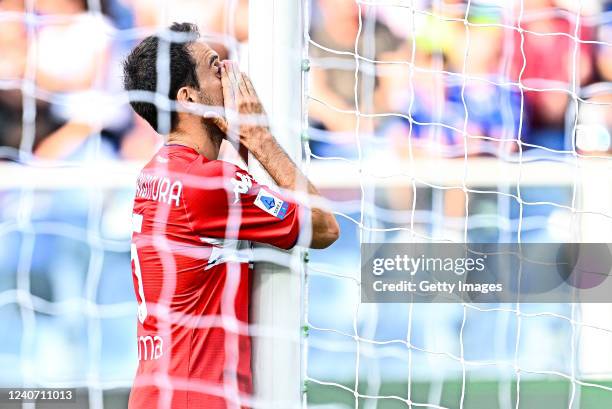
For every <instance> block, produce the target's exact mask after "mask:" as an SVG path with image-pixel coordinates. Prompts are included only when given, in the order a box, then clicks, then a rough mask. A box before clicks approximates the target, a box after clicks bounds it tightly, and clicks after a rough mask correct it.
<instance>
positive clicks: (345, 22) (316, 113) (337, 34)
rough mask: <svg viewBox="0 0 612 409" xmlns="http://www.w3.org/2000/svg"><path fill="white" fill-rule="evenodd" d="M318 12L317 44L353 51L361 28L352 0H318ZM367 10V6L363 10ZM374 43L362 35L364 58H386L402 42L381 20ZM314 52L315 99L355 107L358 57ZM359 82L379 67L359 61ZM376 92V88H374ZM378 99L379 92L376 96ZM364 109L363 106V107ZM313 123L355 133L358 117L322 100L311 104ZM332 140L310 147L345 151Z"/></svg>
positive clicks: (314, 34)
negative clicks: (356, 63)
mask: <svg viewBox="0 0 612 409" xmlns="http://www.w3.org/2000/svg"><path fill="white" fill-rule="evenodd" d="M317 4H318V11H319V13H320V18H317V19H315V20H314V21H317V22H318V24H316V25H315V26H313V28H312V31H311V38H312V40H313V41H315V42H316V43H318V44H320V45H322V46H324V47H327V48H330V49H333V50H338V51H349V52H353V51H354V49H355V40H356V39H357V34H358V30H359V9H358V7H359V6H358V5H357V4H356V3H355V2H354V1H352V0H319V1H318V3H317ZM364 10H365V9H364ZM367 17H368V14H366V13H365V12H364V14H363V15H362V21H363V29H364V30H365V27H368V21H370V22H371V20H367ZM372 24H373V31H374V33H373V38H374V40H373V44H368V42H367V41H365V40H364V39H366V38H371V37H369V36H366V35H365V34H364V35H363V36H362V37H361V40H360V42H359V45H358V51H359V54H360V55H361V56H363V57H366V58H369V59H375V60H381V59H383V56H385V54H386V53H389V52H391V51H393V50H396V49H397V48H398V47H399V45H400V42H399V40H398V39H397V38H396V37H395V36H394V35H393V34H392V33H391V31H390V30H389V29H388V28H387V27H386V26H385V25H384V24H382V23H381V22H380V21H378V20H377V21H374V22H373V23H372ZM310 49H311V54H312V55H313V56H314V57H315V59H317V60H318V61H315V64H314V66H315V67H314V68H313V70H312V77H311V80H312V94H313V96H314V97H315V98H317V99H320V100H322V101H325V102H326V103H327V104H329V105H331V106H333V107H334V108H338V109H343V110H354V109H355V93H354V89H355V59H354V57H352V56H343V55H337V54H334V53H330V52H327V51H324V50H322V49H321V48H319V47H317V46H311V48H310ZM328 63H330V64H333V65H332V66H331V67H325V69H323V68H319V66H320V65H322V64H326V65H329V64H328ZM360 66H361V77H360V82H361V84H363V83H364V82H366V81H369V82H374V81H375V78H376V77H375V75H376V74H375V73H374V72H372V70H376V69H377V68H378V67H376V65H374V64H370V63H367V62H365V61H363V60H362V61H360ZM359 92H360V93H361V91H359ZM375 92H376V91H375ZM373 98H375V100H378V98H377V97H376V95H374V96H373ZM361 108H362V109H364V108H363V106H362V107H361ZM309 112H310V116H311V118H312V120H313V126H315V127H318V128H321V129H324V130H327V131H330V132H354V131H355V126H356V123H355V116H354V115H352V114H341V113H338V112H336V111H335V110H333V109H330V108H329V107H327V106H325V105H323V104H321V103H319V102H316V101H315V102H312V103H311V104H310V107H309ZM365 122H366V121H363V122H362V124H361V125H362V126H361V129H362V131H366V132H367V130H368V129H367V126H366V124H365ZM330 142H331V144H329V143H317V142H315V143H313V144H312V145H311V147H312V148H313V151H314V152H315V153H316V154H321V155H325V154H334V153H337V152H339V151H341V150H342V147H341V146H338V144H335V146H334V142H338V141H337V140H336V141H333V140H332V141H330ZM346 145H347V147H348V145H352V146H351V147H352V148H354V145H355V141H354V140H353V139H351V140H350V141H347V142H346Z"/></svg>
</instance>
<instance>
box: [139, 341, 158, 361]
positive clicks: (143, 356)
mask: <svg viewBox="0 0 612 409" xmlns="http://www.w3.org/2000/svg"><path fill="white" fill-rule="evenodd" d="M163 348H164V340H163V339H162V337H160V336H159V335H155V336H151V335H147V336H144V337H143V336H140V337H138V360H139V361H151V360H157V359H159V358H161V356H162V355H163V354H164V349H163Z"/></svg>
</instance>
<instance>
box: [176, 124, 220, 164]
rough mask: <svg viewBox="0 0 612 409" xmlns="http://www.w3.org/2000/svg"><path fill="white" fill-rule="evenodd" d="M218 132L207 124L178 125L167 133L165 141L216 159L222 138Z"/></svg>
mask: <svg viewBox="0 0 612 409" xmlns="http://www.w3.org/2000/svg"><path fill="white" fill-rule="evenodd" d="M218 133H219V132H218V130H216V129H213V127H212V126H210V125H208V124H204V126H202V124H200V125H199V126H186V127H178V128H177V130H176V131H174V132H171V133H170V134H169V135H168V139H167V143H168V144H174V145H183V146H187V147H189V148H192V149H194V150H195V151H196V152H198V153H199V154H200V155H202V156H204V157H205V158H207V159H209V160H216V159H217V158H218V157H219V150H220V149H221V141H222V139H223V137H222V136H221V135H218Z"/></svg>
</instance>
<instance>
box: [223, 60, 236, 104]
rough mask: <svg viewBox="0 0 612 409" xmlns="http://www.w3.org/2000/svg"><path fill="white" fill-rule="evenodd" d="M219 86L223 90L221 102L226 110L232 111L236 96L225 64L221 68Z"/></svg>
mask: <svg viewBox="0 0 612 409" xmlns="http://www.w3.org/2000/svg"><path fill="white" fill-rule="evenodd" d="M221 86H222V88H223V100H224V102H225V108H226V109H234V107H235V105H236V95H235V93H234V89H233V87H232V82H231V79H230V74H229V71H228V69H227V66H226V64H223V65H222V66H221Z"/></svg>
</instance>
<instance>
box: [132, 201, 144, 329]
mask: <svg viewBox="0 0 612 409" xmlns="http://www.w3.org/2000/svg"><path fill="white" fill-rule="evenodd" d="M141 231H142V215H141V214H136V213H134V214H132V234H135V233H140V232H141ZM130 250H131V251H130V252H131V254H132V271H133V272H134V275H135V276H136V281H137V282H138V296H139V298H140V300H137V301H138V320H139V321H140V323H141V324H142V323H144V321H145V319H146V318H147V304H146V303H145V297H144V290H143V288H142V273H141V271H140V260H138V251H137V250H136V244H134V243H132V245H131V247H130Z"/></svg>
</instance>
